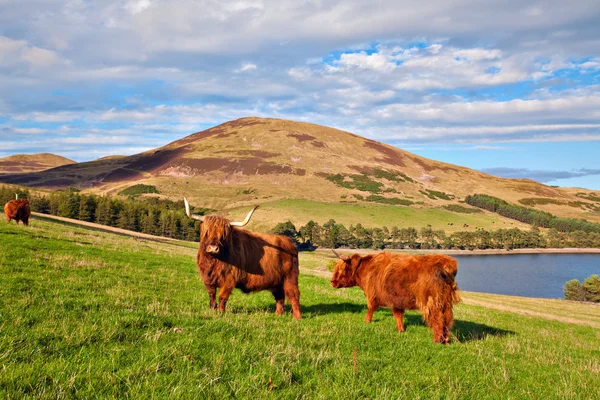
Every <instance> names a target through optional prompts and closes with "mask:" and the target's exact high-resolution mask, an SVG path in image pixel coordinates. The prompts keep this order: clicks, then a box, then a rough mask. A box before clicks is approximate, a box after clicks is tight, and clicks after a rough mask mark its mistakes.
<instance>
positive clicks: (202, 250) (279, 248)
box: [183, 197, 302, 319]
mask: <svg viewBox="0 0 600 400" xmlns="http://www.w3.org/2000/svg"><path fill="white" fill-rule="evenodd" d="M183 200H184V203H185V212H186V214H187V216H188V217H190V218H193V219H196V220H198V221H200V222H201V224H200V246H199V248H198V254H197V256H196V264H197V266H198V271H199V273H200V276H201V278H202V281H203V282H204V286H205V287H206V290H207V291H208V295H209V297H210V307H211V308H217V301H216V294H217V288H218V289H219V304H218V309H219V310H220V311H225V307H226V305H227V300H228V299H229V296H230V295H231V292H232V291H233V289H235V288H238V289H240V290H241V291H242V292H244V293H250V292H258V291H261V290H268V291H270V292H271V293H273V296H274V297H275V303H276V307H275V312H276V313H277V314H283V305H284V300H285V297H287V298H288V301H289V302H290V303H291V305H292V312H293V317H294V318H295V319H300V318H302V313H301V312H300V291H299V290H298V274H299V268H298V250H297V249H296V245H295V244H294V242H293V241H292V240H291V239H290V238H288V237H286V236H280V235H272V234H260V233H256V232H250V231H247V230H245V229H243V228H242V227H243V226H245V225H246V224H247V223H248V222H249V221H250V218H251V217H252V214H253V213H254V211H255V210H256V209H257V208H258V206H256V207H254V208H253V209H252V211H250V212H249V213H248V215H247V216H246V219H244V221H242V222H233V221H230V220H228V219H227V218H224V217H220V216H197V215H193V214H192V213H191V212H190V206H189V203H188V201H187V199H186V198H185V197H184V199H183Z"/></svg>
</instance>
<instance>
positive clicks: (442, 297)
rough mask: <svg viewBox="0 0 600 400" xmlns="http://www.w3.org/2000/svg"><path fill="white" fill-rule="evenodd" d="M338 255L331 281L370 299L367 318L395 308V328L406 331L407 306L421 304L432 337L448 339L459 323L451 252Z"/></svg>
mask: <svg viewBox="0 0 600 400" xmlns="http://www.w3.org/2000/svg"><path fill="white" fill-rule="evenodd" d="M333 252H334V254H335V255H336V256H337V257H338V258H339V259H340V260H338V261H337V262H336V263H335V265H334V271H333V277H332V278H331V286H333V287H334V288H341V287H353V286H359V287H360V288H361V289H362V290H363V292H364V294H365V296H366V298H367V316H366V317H365V321H366V322H371V319H372V318H373V313H374V312H375V311H376V310H377V309H378V308H379V307H389V308H391V309H392V313H393V315H394V318H395V319H396V329H398V331H400V332H404V323H403V321H402V319H403V317H404V310H407V309H408V310H414V309H418V310H420V311H421V315H422V316H423V320H424V321H425V322H426V323H427V325H428V326H429V328H430V329H432V330H433V341H434V342H437V343H444V344H447V343H448V342H449V340H450V329H452V326H453V325H454V317H453V312H452V306H453V304H454V303H457V302H459V301H460V296H459V292H458V288H457V286H456V282H455V280H454V278H455V276H456V272H457V271H458V264H457V262H456V260H455V259H454V258H452V257H449V256H446V255H441V254H438V255H425V256H410V255H404V254H391V253H388V252H382V253H377V254H369V255H366V256H364V257H361V256H360V255H359V254H353V255H352V256H350V257H349V256H345V255H339V254H338V253H336V252H335V251H333Z"/></svg>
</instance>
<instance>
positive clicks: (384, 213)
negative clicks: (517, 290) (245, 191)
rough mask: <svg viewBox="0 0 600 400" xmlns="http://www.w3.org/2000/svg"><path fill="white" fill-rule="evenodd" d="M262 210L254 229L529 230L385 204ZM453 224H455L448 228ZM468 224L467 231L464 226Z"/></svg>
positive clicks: (286, 203)
mask: <svg viewBox="0 0 600 400" xmlns="http://www.w3.org/2000/svg"><path fill="white" fill-rule="evenodd" d="M255 204H260V207H261V208H260V209H259V210H258V211H257V212H256V213H255V214H254V215H253V217H252V224H253V225H251V228H252V229H257V230H262V231H267V230H269V229H271V228H272V227H273V226H274V225H275V223H277V222H285V221H287V220H290V221H292V222H293V223H294V225H295V226H296V228H300V227H301V226H302V225H304V224H306V223H307V222H308V221H309V220H311V219H312V220H314V221H316V222H318V223H319V224H321V225H322V224H324V223H325V222H327V221H329V220H330V219H332V218H333V219H334V220H335V221H336V222H337V223H343V224H344V225H345V226H346V227H349V226H350V225H352V224H353V225H356V223H357V221H359V222H360V223H361V224H362V225H363V226H364V227H367V228H375V227H382V226H387V227H388V228H392V227H393V226H397V227H398V228H407V227H414V228H417V229H420V228H423V227H426V226H427V225H431V226H432V227H433V229H435V230H438V229H443V230H444V231H446V232H447V233H452V232H456V231H465V230H471V231H472V230H475V228H476V227H479V228H484V229H487V230H495V229H500V228H514V227H518V228H521V229H529V227H530V226H529V225H527V224H522V223H519V222H517V221H513V220H509V219H507V218H502V217H500V216H498V215H497V214H492V213H488V212H486V213H480V214H458V213H454V212H450V211H447V210H444V209H440V208H427V209H415V208H410V207H401V206H389V205H382V204H365V203H360V204H349V203H324V202H317V201H309V200H296V199H287V200H277V201H272V202H268V203H261V202H260V201H258V200H257V203H255ZM248 210H249V207H248V206H245V207H240V208H236V209H235V210H232V214H234V215H235V216H237V215H245V213H247V212H248ZM449 223H452V225H449ZM464 224H467V225H469V226H468V227H467V228H465V227H464V226H463V225H464Z"/></svg>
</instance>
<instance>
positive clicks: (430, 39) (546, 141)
mask: <svg viewBox="0 0 600 400" xmlns="http://www.w3.org/2000/svg"><path fill="white" fill-rule="evenodd" d="M421 3H422V4H417V5H415V3H414V2H408V1H393V0H390V1H386V0H378V1H377V2H375V3H374V2H373V1H367V0H364V1H358V0H344V1H341V0H340V1H337V0H331V1H327V2H323V1H317V0H315V1H303V2H297V1H293V0H281V1H265V0H238V1H235V0H234V1H230V2H215V1H203V0H170V1H167V0H103V1H99V0H98V1H95V0H93V1H85V0H21V1H18V2H11V1H9V2H6V1H4V2H3V1H0V93H1V96H0V157H4V156H8V155H11V154H18V153H35V152H52V153H56V154H60V155H63V156H65V157H69V158H72V159H74V160H77V161H88V160H92V159H96V158H99V157H103V156H106V155H114V154H125V155H127V154H134V153H137V152H140V151H144V150H147V149H150V148H154V147H158V146H161V145H164V144H166V143H168V142H171V141H174V140H177V139H180V138H182V137H184V136H186V135H188V134H191V133H193V132H196V131H199V130H202V129H205V128H208V127H211V126H214V125H216V124H219V123H222V122H225V121H228V120H231V119H236V118H240V117H244V116H251V115H254V116H263V117H276V118H288V119H293V120H301V121H309V122H314V123H318V124H323V125H327V126H332V127H336V128H340V129H344V130H348V131H350V132H354V133H357V134H359V135H363V136H366V137H369V138H373V139H376V140H380V141H383V142H386V143H390V144H392V145H395V146H398V147H400V148H403V149H406V150H408V151H412V152H414V153H417V154H419V155H423V156H425V157H429V158H432V159H436V160H441V161H446V162H450V163H453V164H458V165H463V166H466V167H470V168H474V169H478V170H482V171H485V172H488V173H492V174H496V175H500V176H507V177H526V178H531V179H536V180H539V181H541V182H544V183H546V184H550V185H560V186H578V187H586V188H591V189H599V190H600V163H599V162H598V161H597V158H598V157H597V154H600V28H599V27H598V22H597V21H599V20H600V3H598V1H596V0H594V1H584V0H574V1H571V2H564V1H553V0H551V1H545V2H539V1H528V0H520V1H516V0H515V1H513V0H510V1H495V2H493V3H492V2H481V1H477V0H457V1H452V2H447V1H442V0H431V1H428V2H421Z"/></svg>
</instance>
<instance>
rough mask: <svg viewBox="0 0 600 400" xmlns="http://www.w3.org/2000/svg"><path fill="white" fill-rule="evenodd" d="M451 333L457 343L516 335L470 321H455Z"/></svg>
mask: <svg viewBox="0 0 600 400" xmlns="http://www.w3.org/2000/svg"><path fill="white" fill-rule="evenodd" d="M452 333H453V334H454V336H455V337H456V338H457V339H458V341H459V342H461V343H464V342H471V341H475V340H485V339H486V338H488V337H492V336H493V337H504V336H512V335H516V333H515V332H513V331H508V330H506V329H500V328H494V327H492V326H487V325H483V324H478V323H476V322H471V321H462V320H455V321H454V328H452Z"/></svg>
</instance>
